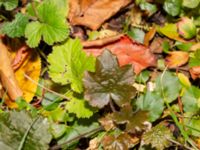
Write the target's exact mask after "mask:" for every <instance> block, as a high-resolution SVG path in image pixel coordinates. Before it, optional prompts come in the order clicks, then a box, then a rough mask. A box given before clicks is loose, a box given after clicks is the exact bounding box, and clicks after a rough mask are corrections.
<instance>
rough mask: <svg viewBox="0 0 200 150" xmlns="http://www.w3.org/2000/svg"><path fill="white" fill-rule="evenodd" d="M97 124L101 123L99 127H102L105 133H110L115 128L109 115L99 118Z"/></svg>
mask: <svg viewBox="0 0 200 150" xmlns="http://www.w3.org/2000/svg"><path fill="white" fill-rule="evenodd" d="M99 122H100V123H101V125H102V126H103V127H104V129H105V130H106V131H110V130H111V129H113V128H115V125H114V122H113V120H112V116H111V114H108V115H107V116H105V117H103V118H100V119H99Z"/></svg>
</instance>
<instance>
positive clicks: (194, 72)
mask: <svg viewBox="0 0 200 150" xmlns="http://www.w3.org/2000/svg"><path fill="white" fill-rule="evenodd" d="M189 71H190V75H191V77H192V79H193V80H195V79H197V78H200V66H196V67H192V68H191V69H190V70H189Z"/></svg>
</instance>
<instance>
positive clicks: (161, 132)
mask: <svg viewBox="0 0 200 150" xmlns="http://www.w3.org/2000/svg"><path fill="white" fill-rule="evenodd" d="M170 139H173V134H172V133H171V131H170V130H169V129H168V128H167V127H166V126H164V125H163V124H162V123H160V124H158V125H157V126H155V127H153V128H152V129H151V130H150V131H147V132H146V133H144V134H143V136H142V140H143V142H144V144H146V145H149V144H151V146H152V147H154V148H156V149H157V150H163V149H165V148H167V147H169V146H170V145H171V143H170Z"/></svg>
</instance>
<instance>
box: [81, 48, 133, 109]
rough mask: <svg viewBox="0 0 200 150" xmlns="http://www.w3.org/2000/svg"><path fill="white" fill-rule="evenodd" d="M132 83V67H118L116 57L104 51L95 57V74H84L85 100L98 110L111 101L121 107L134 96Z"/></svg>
mask: <svg viewBox="0 0 200 150" xmlns="http://www.w3.org/2000/svg"><path fill="white" fill-rule="evenodd" d="M133 82H134V78H133V68H132V66H131V65H126V66H123V67H119V64H118V61H117V57H116V56H115V55H112V54H111V52H110V51H108V50H105V51H104V52H103V54H102V55H101V56H99V57H97V61H96V72H95V73H92V72H87V73H86V74H85V77H84V86H85V99H86V100H88V101H89V103H90V104H91V105H92V106H94V107H98V108H103V107H104V106H105V105H107V104H108V103H109V102H110V101H112V100H113V101H114V102H115V103H116V104H117V105H118V106H122V105H123V104H125V103H127V102H130V100H131V98H133V97H134V96H135V88H134V87H133V86H132V85H133Z"/></svg>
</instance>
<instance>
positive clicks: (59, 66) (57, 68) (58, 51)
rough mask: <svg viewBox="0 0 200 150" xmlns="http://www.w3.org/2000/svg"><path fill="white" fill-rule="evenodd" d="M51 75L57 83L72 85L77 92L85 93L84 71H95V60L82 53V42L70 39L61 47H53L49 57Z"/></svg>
mask: <svg viewBox="0 0 200 150" xmlns="http://www.w3.org/2000/svg"><path fill="white" fill-rule="evenodd" d="M48 62H49V64H50V66H49V75H50V77H51V78H52V80H53V81H54V82H56V83H60V84H62V85H66V84H69V83H71V88H72V90H74V91H75V92H78V93H81V92H82V91H83V87H82V78H83V74H84V71H86V70H87V71H94V69H95V68H94V67H95V58H94V57H92V56H87V55H86V54H85V52H84V51H82V45H81V43H80V40H78V39H75V40H72V39H69V40H68V41H67V42H66V43H64V44H63V45H60V46H55V47H53V52H52V53H51V54H50V55H49V56H48Z"/></svg>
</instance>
